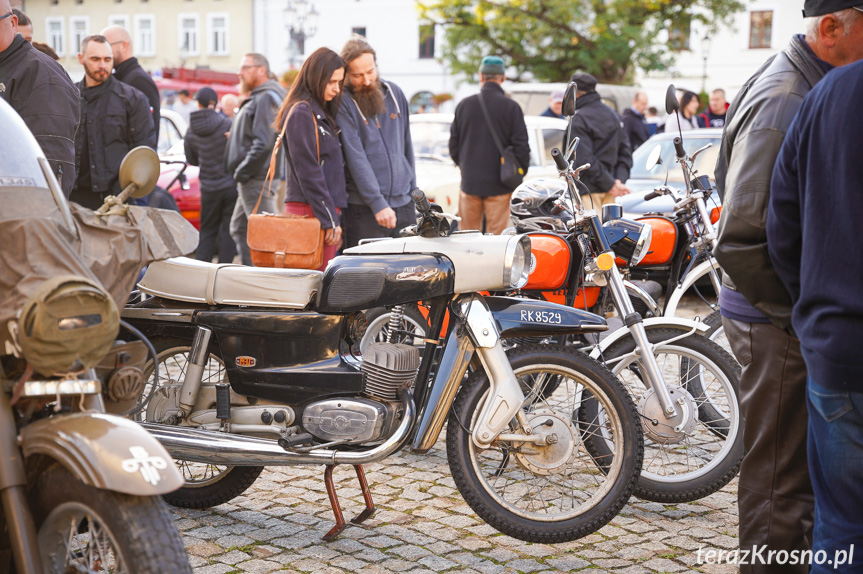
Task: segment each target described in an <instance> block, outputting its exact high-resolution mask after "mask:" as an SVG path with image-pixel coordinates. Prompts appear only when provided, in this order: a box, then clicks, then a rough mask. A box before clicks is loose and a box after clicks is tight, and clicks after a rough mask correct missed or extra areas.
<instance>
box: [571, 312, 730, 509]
mask: <svg viewBox="0 0 863 574" xmlns="http://www.w3.org/2000/svg"><path fill="white" fill-rule="evenodd" d="M684 332H685V331H680V330H677V329H668V328H659V329H648V330H647V337H648V340H649V342H650V344H651V345H657V344H659V343H662V342H663V341H666V340H668V339H671V338H673V337H677V336H679V335H681V334H682V333H684ZM634 349H635V341H634V339H633V338H632V336H627V337H625V338H623V339H621V340H620V341H618V342H617V343H615V344H613V345H611V347H609V348H608V349H607V350H606V351H605V353H604V358H605V360H606V362H607V363H608V364H609V366H610V367H611V369H612V372H613V373H614V374H615V375H616V376H617V377H619V378H620V379H621V381H623V384H624V386H625V387H626V388H627V389H628V390H629V392H630V393H631V394H632V396H633V398H634V400H635V401H636V403H638V404H639V416H640V417H642V425H643V427H644V435H645V455H644V466H643V468H642V470H641V477H640V478H639V480H638V486H637V487H636V489H635V495H636V496H638V497H639V498H642V499H645V500H651V501H654V502H665V503H679V502H691V501H693V500H698V499H701V498H704V497H705V496H708V495H710V494H713V493H714V492H716V491H717V490H719V489H720V488H722V487H723V486H725V485H726V484H728V483H729V482H730V481H731V480H732V479H733V478H734V477H735V476H736V475H737V472H738V471H739V470H740V462H741V460H742V459H743V428H742V426H741V414H740V406H739V400H738V389H739V379H740V366H739V365H738V364H737V362H736V361H735V360H734V358H733V357H731V356H730V355H729V354H728V353H726V352H725V351H723V350H722V348H721V347H719V346H718V345H717V344H716V343H713V342H712V341H710V340H708V339H707V338H706V337H704V336H701V335H691V336H687V337H685V338H682V339H678V340H676V341H674V342H672V343H670V344H667V345H662V346H661V347H660V348H659V349H658V350H657V351H656V352H655V354H654V356H656V359H657V363H658V364H659V368H660V370H661V371H662V373H663V376H664V378H665V382H666V386H667V388H668V389H669V390H673V391H674V392H676V393H677V395H675V397H678V398H683V399H684V400H685V405H686V406H683V407H681V405H680V404H675V407H676V408H678V410H679V409H681V408H686V407H687V406H688V407H689V408H690V409H692V410H695V411H696V412H697V417H696V419H695V420H694V425H693V426H692V427H691V428H690V429H688V430H687V431H686V432H680V433H674V432H671V429H670V428H666V429H664V428H663V427H664V426H669V425H666V424H665V423H664V420H665V419H663V418H662V415H661V413H660V414H657V412H656V407H655V404H656V403H655V402H651V400H652V401H655V397H653V398H652V399H651V395H652V393H653V391H652V390H650V391H648V390H647V388H646V384H645V382H644V380H643V377H642V373H641V366H640V363H639V360H638V357H636V356H634V355H633V354H632V353H633V351H634ZM626 355H628V356H627V357H626V358H624V359H623V360H619V361H616V362H615V359H617V358H618V357H624V356H626ZM648 399H651V400H648ZM643 405H653V408H652V409H651V411H650V412H644V409H646V408H648V407H645V406H643ZM588 407H589V408H590V407H591V405H588ZM690 412H691V411H690ZM583 416H586V417H588V419H591V418H593V417H595V416H600V417H601V416H602V414H601V413H596V412H593V411H591V410H588V411H587V412H586V413H584V415H583ZM652 428H653V429H656V430H657V431H662V432H664V433H666V434H669V435H675V434H676V438H675V439H672V440H671V441H669V442H662V441H660V440H657V439H656V438H652V437H653V436H654V435H653V433H652V432H651V430H652ZM586 442H587V446H588V448H589V449H590V450H592V451H593V452H594V453H595V454H596V455H597V456H602V455H604V454H608V448H607V447H606V446H604V444H603V443H604V441H603V440H602V439H600V438H599V437H591V438H590V439H588V440H587V441H586Z"/></svg>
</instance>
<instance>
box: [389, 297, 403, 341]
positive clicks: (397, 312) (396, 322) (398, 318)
mask: <svg viewBox="0 0 863 574" xmlns="http://www.w3.org/2000/svg"><path fill="white" fill-rule="evenodd" d="M404 314H405V310H404V306H403V305H396V306H395V307H393V310H392V311H391V312H390V321H389V323H388V324H387V327H388V328H389V334H388V336H387V342H388V343H397V342H398V340H397V339H396V331H398V330H399V327H400V326H401V323H402V317H404Z"/></svg>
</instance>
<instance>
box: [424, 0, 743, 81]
mask: <svg viewBox="0 0 863 574" xmlns="http://www.w3.org/2000/svg"><path fill="white" fill-rule="evenodd" d="M418 5H419V10H420V15H421V17H422V18H424V19H426V20H428V21H430V22H435V23H437V24H440V25H443V26H444V29H445V31H446V38H445V43H444V47H443V53H444V59H445V60H446V62H447V63H448V64H449V66H450V68H451V69H452V70H453V72H463V73H465V74H467V75H468V76H473V75H474V74H476V72H477V69H478V68H479V63H480V60H481V59H482V57H483V56H485V55H488V54H496V55H499V56H503V57H505V59H506V61H507V63H508V64H509V65H510V66H512V68H513V69H514V70H515V72H516V77H511V78H510V79H513V80H519V79H522V78H523V77H524V75H525V73H528V72H529V73H530V74H532V76H533V78H534V79H535V80H536V81H541V82H563V81H567V80H568V79H569V76H570V75H571V74H572V73H573V72H576V71H581V72H588V73H590V74H593V75H594V76H596V78H597V79H598V80H599V81H600V82H607V83H615V84H620V83H626V82H629V81H631V79H632V75H633V73H634V71H635V69H636V68H641V69H642V70H645V71H650V70H662V69H665V68H667V67H668V66H669V65H671V63H672V62H673V61H674V56H675V51H674V50H673V49H672V47H671V46H670V45H669V44H670V43H669V42H666V43H664V44H663V43H661V42H658V41H657V38H659V37H663V38H671V39H672V40H673V42H674V43H675V44H676V46H679V45H680V43H681V38H682V39H683V40H684V41H686V40H687V39H688V38H687V37H688V33H689V25H690V24H691V23H693V22H701V23H703V24H705V25H706V26H707V28H708V31H710V32H713V31H714V30H715V29H716V28H717V27H718V26H719V25H722V24H730V23H731V19H732V16H733V15H734V14H735V13H736V12H738V11H740V10H743V7H744V5H743V2H742V1H740V0H419V2H418ZM661 32H662V33H661ZM684 43H685V42H684Z"/></svg>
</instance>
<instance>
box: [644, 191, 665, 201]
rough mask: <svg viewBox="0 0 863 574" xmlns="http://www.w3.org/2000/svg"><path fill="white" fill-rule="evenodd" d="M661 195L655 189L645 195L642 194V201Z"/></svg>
mask: <svg viewBox="0 0 863 574" xmlns="http://www.w3.org/2000/svg"><path fill="white" fill-rule="evenodd" d="M661 195H662V194H661V193H656V192H655V191H651V192H650V193H648V194H647V195H645V196H644V201H650V200H651V199H656V198H657V197H659V196H661Z"/></svg>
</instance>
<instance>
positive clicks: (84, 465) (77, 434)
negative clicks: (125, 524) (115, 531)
mask: <svg viewBox="0 0 863 574" xmlns="http://www.w3.org/2000/svg"><path fill="white" fill-rule="evenodd" d="M20 444H21V450H22V451H23V452H24V456H25V457H30V456H33V455H45V456H48V457H50V458H52V459H54V460H56V461H57V462H59V463H60V464H62V465H63V466H65V467H66V468H67V469H69V471H70V472H71V473H72V474H74V475H75V476H76V477H77V478H78V479H79V480H81V482H83V483H85V484H88V485H90V486H93V487H95V488H102V489H105V490H113V491H115V492H122V493H124V494H132V495H136V496H152V495H159V494H166V493H169V492H173V491H175V490H177V489H178V488H180V487H181V486H183V484H184V481H183V477H182V475H180V472H179V471H178V470H177V467H176V466H175V464H174V460H173V459H172V458H171V455H169V454H168V451H166V450H165V448H164V447H163V446H162V445H161V444H159V442H158V441H157V440H156V439H155V438H153V437H152V436H151V435H150V433H148V432H147V431H146V430H144V429H143V428H141V427H140V426H139V425H138V424H137V423H135V422H132V421H130V420H128V419H124V418H121V417H117V416H113V415H107V414H102V413H73V414H68V415H61V416H56V417H51V418H47V419H42V420H39V421H36V422H34V423H32V424H29V425H27V426H25V427H24V428H23V429H21V432H20Z"/></svg>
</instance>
